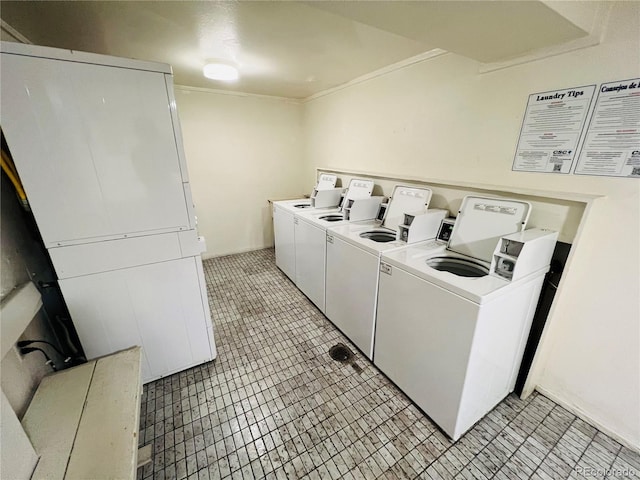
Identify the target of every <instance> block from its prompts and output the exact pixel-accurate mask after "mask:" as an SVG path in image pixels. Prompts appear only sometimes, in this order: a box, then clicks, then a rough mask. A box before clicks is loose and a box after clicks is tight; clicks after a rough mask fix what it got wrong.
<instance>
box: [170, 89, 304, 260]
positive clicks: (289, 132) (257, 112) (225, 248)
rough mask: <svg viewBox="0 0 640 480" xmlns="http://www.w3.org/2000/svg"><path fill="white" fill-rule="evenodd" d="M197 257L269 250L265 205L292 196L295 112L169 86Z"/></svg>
mask: <svg viewBox="0 0 640 480" xmlns="http://www.w3.org/2000/svg"><path fill="white" fill-rule="evenodd" d="M175 94H176V103H177V105H178V112H179V115H180V123H181V125H182V132H183V138H184V146H185V153H186V157H187V165H188V168H189V177H190V182H191V186H192V193H193V200H194V203H195V205H196V214H197V216H198V230H199V231H200V234H201V235H204V236H205V237H206V240H207V252H206V254H205V255H204V256H205V257H212V256H219V255H226V254H231V253H238V252H242V251H248V250H256V249H260V248H265V247H268V246H271V245H273V233H272V231H273V226H272V220H271V211H270V209H269V205H268V203H267V200H270V199H271V200H273V199H276V200H277V199H281V198H289V197H292V196H297V197H300V196H301V195H302V193H303V191H302V181H301V178H302V172H303V165H302V161H301V155H302V130H301V128H302V122H301V119H302V105H301V104H300V103H298V102H294V101H289V100H283V99H278V98H271V97H259V96H255V95H244V96H241V95H229V94H222V93H217V92H214V91H202V90H194V89H189V88H187V87H180V86H177V87H176V92H175Z"/></svg>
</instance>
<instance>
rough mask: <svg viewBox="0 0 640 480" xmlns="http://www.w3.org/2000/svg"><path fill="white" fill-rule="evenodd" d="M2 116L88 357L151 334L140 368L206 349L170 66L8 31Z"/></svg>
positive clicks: (161, 368)
mask: <svg viewBox="0 0 640 480" xmlns="http://www.w3.org/2000/svg"><path fill="white" fill-rule="evenodd" d="M1 51H2V53H1V55H2V56H1V65H0V66H1V68H2V84H1V92H0V93H1V102H2V104H1V107H2V129H3V131H4V133H5V137H6V139H7V143H8V145H9V148H10V149H11V153H12V155H13V157H14V161H15V163H16V167H17V169H18V173H19V175H20V178H21V180H22V182H23V184H24V187H25V191H26V193H27V196H28V199H29V204H30V205H31V208H32V211H33V214H34V216H35V218H36V222H37V224H38V228H39V230H40V233H41V234H42V238H43V240H44V243H45V246H46V247H47V249H48V250H49V253H50V256H51V259H52V261H53V264H54V267H55V269H56V273H57V275H58V277H59V280H60V287H61V289H62V293H63V296H64V298H65V301H66V303H67V306H68V307H69V311H70V313H71V315H72V320H73V322H74V325H75V326H76V329H77V331H78V335H79V337H80V340H81V342H82V345H83V348H84V350H85V353H86V354H87V356H88V357H89V358H94V357H98V356H100V355H104V354H108V353H111V352H114V351H117V350H120V349H123V348H127V347H130V346H132V345H141V346H142V347H143V352H144V359H143V379H144V381H146V382H148V381H150V380H153V379H156V378H159V377H162V376H165V375H168V374H171V373H174V372H177V371H180V370H183V369H185V368H188V367H191V366H194V365H198V364H201V363H203V362H206V361H209V360H212V359H214V358H215V356H216V349H215V342H214V336H213V328H212V325H211V318H210V312H209V304H208V300H207V293H206V286H205V281H204V275H203V270H202V260H201V257H200V254H201V253H202V251H203V250H204V241H203V239H201V238H199V237H198V235H197V231H196V223H195V215H194V210H193V203H192V199H191V192H190V188H189V177H188V173H187V168H186V163H185V158H184V151H183V146H182V135H181V132H180V124H179V121H178V116H177V112H176V105H175V99H174V96H173V80H172V75H171V68H170V67H169V66H168V65H164V64H157V63H151V62H143V61H136V60H130V59H122V58H115V57H108V56H103V55H95V54H89V53H83V52H75V51H68V50H59V49H53V48H46V47H38V46H33V45H21V44H14V43H6V42H3V43H2V48H1Z"/></svg>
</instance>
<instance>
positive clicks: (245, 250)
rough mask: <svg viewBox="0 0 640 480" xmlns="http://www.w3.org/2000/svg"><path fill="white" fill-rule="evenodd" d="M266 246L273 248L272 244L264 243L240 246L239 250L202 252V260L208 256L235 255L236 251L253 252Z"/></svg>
mask: <svg viewBox="0 0 640 480" xmlns="http://www.w3.org/2000/svg"><path fill="white" fill-rule="evenodd" d="M266 248H273V244H271V245H264V246H262V247H260V246H257V247H256V246H254V247H246V248H242V249H240V250H234V251H232V252H223V253H207V252H205V253H203V254H202V259H203V260H207V259H209V258H219V257H228V256H229V255H236V254H238V253H247V252H255V251H256V250H264V249H266Z"/></svg>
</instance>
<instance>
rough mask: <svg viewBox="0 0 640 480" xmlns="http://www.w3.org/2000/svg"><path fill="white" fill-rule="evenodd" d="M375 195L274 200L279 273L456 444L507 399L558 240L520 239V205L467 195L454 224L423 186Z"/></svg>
mask: <svg viewBox="0 0 640 480" xmlns="http://www.w3.org/2000/svg"><path fill="white" fill-rule="evenodd" d="M323 182H324V183H323ZM373 186H374V185H373V182H372V181H370V180H362V179H354V180H352V181H351V182H350V185H349V188H348V189H347V190H346V191H342V189H337V188H336V187H335V177H333V176H330V175H326V174H325V175H324V176H323V177H321V179H320V181H319V183H318V185H317V186H316V188H315V189H314V191H313V194H312V195H311V198H310V199H308V200H295V201H284V202H274V211H273V213H274V232H275V240H276V242H275V243H276V264H277V265H278V267H279V268H280V269H281V270H282V271H283V272H285V274H287V275H288V276H289V278H290V279H291V280H292V281H294V282H295V283H296V285H297V286H298V288H299V289H300V290H301V291H302V292H303V293H305V295H307V297H308V298H309V299H310V300H311V301H312V302H313V303H314V304H315V305H316V306H317V307H318V308H319V309H320V310H321V311H322V312H323V313H324V314H325V315H326V316H327V318H329V320H331V321H332V322H333V323H334V324H335V325H336V326H337V327H338V328H339V329H340V330H341V331H342V332H343V333H344V334H345V335H346V336H347V337H348V338H349V339H350V340H351V341H352V342H353V343H354V344H355V345H356V346H357V347H358V348H359V349H360V350H361V351H362V352H363V353H364V354H365V355H366V356H367V357H368V358H369V359H371V360H372V361H373V363H374V364H375V365H376V366H377V367H378V368H380V370H382V371H383V372H384V373H385V374H386V375H387V376H388V377H389V378H390V379H391V380H392V381H393V382H394V383H395V384H396V385H397V386H398V387H399V388H400V389H402V390H403V391H404V392H405V393H406V394H407V395H408V396H409V397H410V398H411V399H412V400H413V401H414V402H415V403H416V404H417V405H418V406H419V407H420V408H421V409H422V410H423V411H424V412H425V413H426V414H427V415H429V416H430V417H431V418H432V420H434V421H435V422H436V423H437V424H438V425H439V426H440V427H441V428H442V430H443V431H444V432H445V433H447V434H448V435H449V436H450V437H451V438H453V439H454V440H456V439H457V438H459V437H460V435H462V434H463V433H464V432H465V431H467V430H468V429H469V428H470V427H471V426H473V424H475V423H476V422H477V421H478V420H480V419H481V418H482V417H483V416H484V415H485V414H486V413H488V412H489V411H490V410H491V409H492V408H493V407H495V405H497V404H498V403H499V402H500V400H502V399H503V398H504V397H505V396H506V395H508V394H509V392H511V391H512V390H513V387H514V384H515V380H516V377H517V374H518V369H519V366H520V361H521V359H522V354H523V351H524V347H525V344H526V341H527V338H528V334H529V329H530V326H531V321H532V319H533V315H534V313H535V308H536V305H537V301H538V296H539V294H540V290H541V288H542V283H543V280H544V276H545V273H546V272H547V271H548V265H549V262H550V259H551V255H552V253H553V250H554V247H555V243H556V240H557V233H556V232H552V231H548V230H543V229H529V230H526V229H525V227H526V223H527V220H528V218H529V215H530V212H531V205H530V204H529V203H528V202H524V201H520V200H513V199H505V198H488V197H481V196H467V197H465V198H464V199H463V201H462V204H461V207H460V209H459V211H458V215H457V217H456V218H455V219H451V218H447V215H448V212H447V211H446V210H439V209H429V208H428V207H429V203H430V200H431V190H430V189H429V188H426V187H414V186H402V185H399V186H396V187H395V188H394V191H393V194H392V195H391V197H390V198H389V199H388V201H386V199H385V198H383V197H372V196H371V193H372V191H373ZM323 191H324V192H326V193H324V194H322V193H319V192H323ZM330 192H333V195H338V193H339V194H340V198H341V199H342V200H340V199H338V200H337V203H339V205H336V206H333V207H330V206H328V205H326V204H324V203H323V200H322V199H323V198H328V196H329V195H330ZM319 198H320V199H321V201H320V202H319V201H318V199H319Z"/></svg>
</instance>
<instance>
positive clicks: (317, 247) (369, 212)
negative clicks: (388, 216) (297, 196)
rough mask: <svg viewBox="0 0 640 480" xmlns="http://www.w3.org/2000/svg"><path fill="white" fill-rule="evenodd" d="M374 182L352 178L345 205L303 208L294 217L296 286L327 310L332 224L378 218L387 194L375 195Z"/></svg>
mask: <svg viewBox="0 0 640 480" xmlns="http://www.w3.org/2000/svg"><path fill="white" fill-rule="evenodd" d="M373 187H374V182H373V180H364V179H357V178H354V179H352V180H351V182H349V189H348V190H347V192H346V194H345V197H344V200H343V202H342V206H341V207H340V209H339V210H334V209H330V211H324V212H322V213H318V210H317V209H311V210H310V211H309V210H303V211H301V212H298V213H296V215H295V218H294V243H295V269H296V276H295V282H296V286H297V287H298V288H299V289H300V290H301V291H302V293H304V294H305V295H306V296H307V297H308V298H309V299H310V300H311V301H312V302H313V303H314V304H315V305H316V306H317V307H318V308H319V309H320V311H321V312H323V313H324V311H325V264H326V252H327V241H326V231H327V228H328V227H329V226H334V225H342V224H345V223H349V222H350V221H358V220H369V219H372V218H375V217H376V215H377V213H378V210H379V209H380V204H381V203H382V200H383V199H384V197H372V196H371V193H372V192H373Z"/></svg>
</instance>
